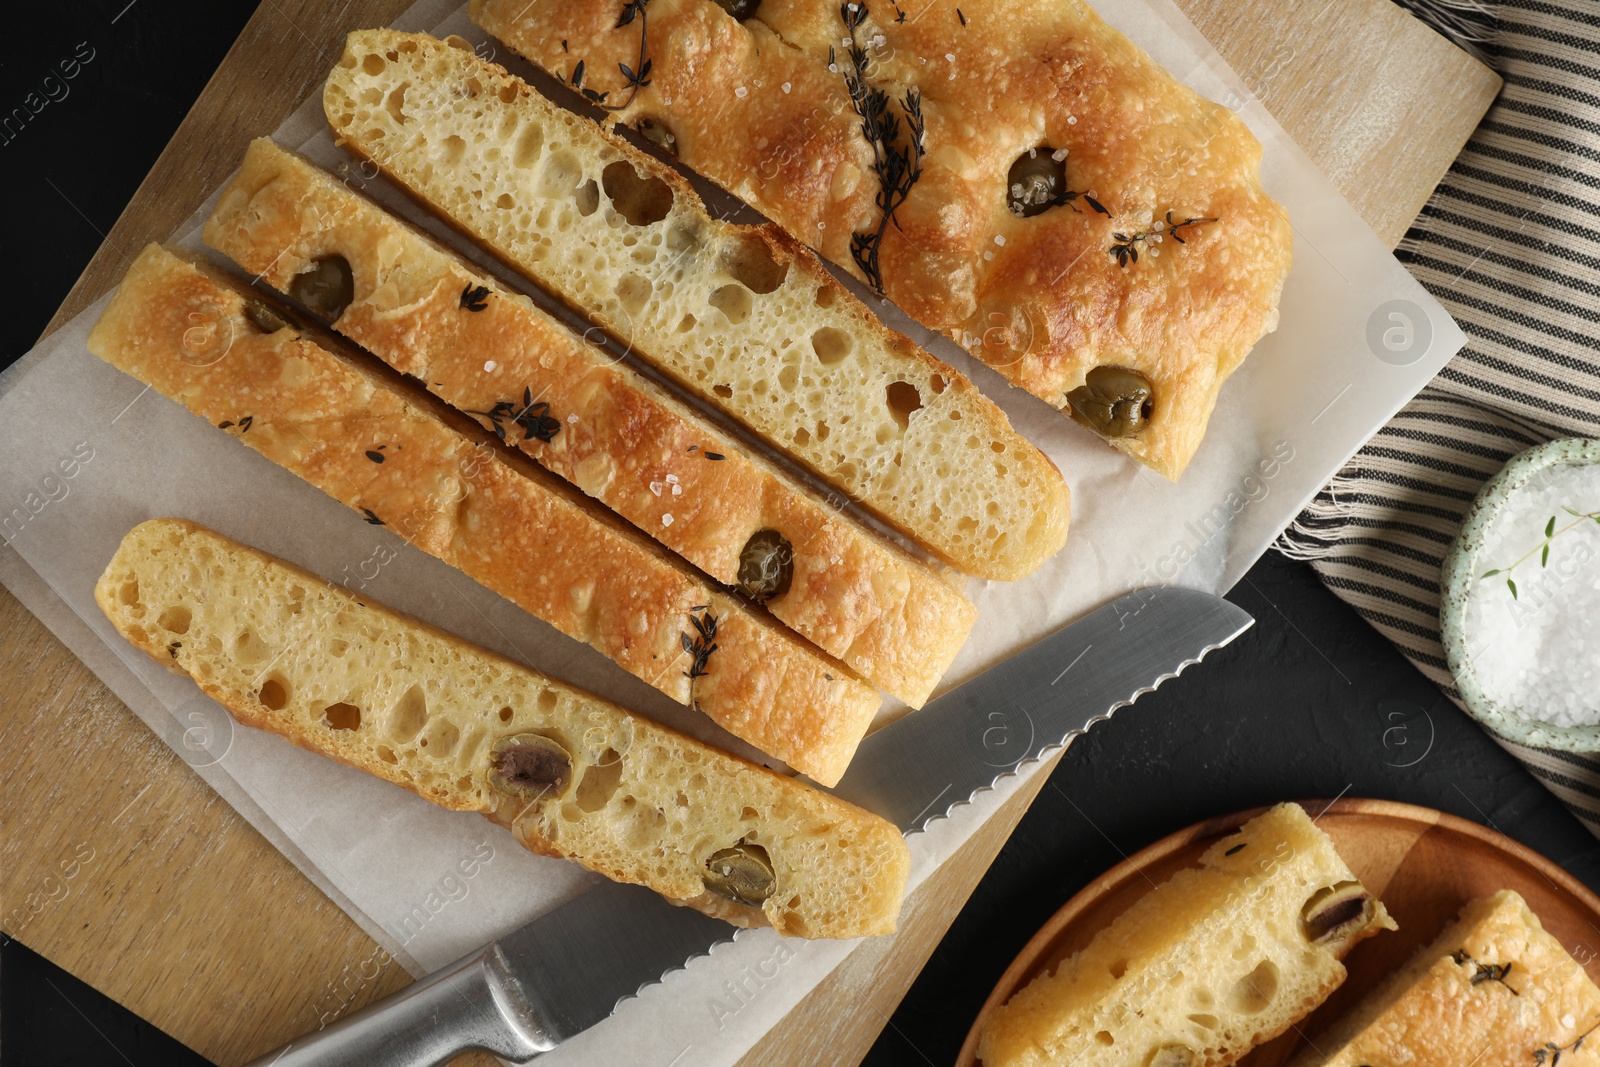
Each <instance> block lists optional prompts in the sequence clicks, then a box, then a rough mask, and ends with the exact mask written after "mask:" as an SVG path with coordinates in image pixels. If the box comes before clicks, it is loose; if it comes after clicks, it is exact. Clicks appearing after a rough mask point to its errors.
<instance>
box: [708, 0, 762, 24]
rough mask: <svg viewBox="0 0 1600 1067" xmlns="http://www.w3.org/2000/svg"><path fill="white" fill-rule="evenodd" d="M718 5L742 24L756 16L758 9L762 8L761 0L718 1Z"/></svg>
mask: <svg viewBox="0 0 1600 1067" xmlns="http://www.w3.org/2000/svg"><path fill="white" fill-rule="evenodd" d="M716 3H717V6H718V7H720V8H722V10H724V11H726V12H727V13H728V14H730V15H732V16H733V17H734V18H736V19H738V20H739V21H740V22H743V21H744V20H745V19H747V18H749V17H750V16H751V15H754V14H755V13H756V8H758V7H760V6H761V0H716Z"/></svg>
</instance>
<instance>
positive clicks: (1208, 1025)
mask: <svg viewBox="0 0 1600 1067" xmlns="http://www.w3.org/2000/svg"><path fill="white" fill-rule="evenodd" d="M1189 1021H1190V1022H1192V1023H1194V1024H1195V1025H1196V1026H1198V1027H1199V1028H1200V1029H1202V1030H1215V1029H1216V1028H1217V1017H1216V1016H1215V1015H1204V1014H1200V1015H1191V1016H1189Z"/></svg>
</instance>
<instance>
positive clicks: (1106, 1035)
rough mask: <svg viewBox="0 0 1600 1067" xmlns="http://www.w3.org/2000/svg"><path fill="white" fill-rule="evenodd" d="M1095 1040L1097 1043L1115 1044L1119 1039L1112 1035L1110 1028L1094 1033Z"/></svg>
mask: <svg viewBox="0 0 1600 1067" xmlns="http://www.w3.org/2000/svg"><path fill="white" fill-rule="evenodd" d="M1094 1040H1095V1044H1097V1045H1115V1044H1116V1043H1117V1039H1116V1038H1114V1037H1112V1036H1111V1031H1110V1030H1101V1031H1100V1032H1099V1033H1097V1034H1095V1035H1094Z"/></svg>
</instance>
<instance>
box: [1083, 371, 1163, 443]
mask: <svg viewBox="0 0 1600 1067" xmlns="http://www.w3.org/2000/svg"><path fill="white" fill-rule="evenodd" d="M1067 402H1068V403H1069V404H1071V405H1072V410H1073V411H1074V412H1076V413H1077V416H1078V418H1080V419H1082V420H1083V421H1084V422H1087V423H1088V424H1089V425H1090V426H1092V427H1094V429H1095V431H1096V432H1098V433H1100V434H1101V435H1102V436H1105V437H1132V436H1134V435H1135V434H1137V433H1138V432H1139V431H1140V430H1142V429H1144V428H1145V426H1146V425H1147V424H1148V423H1149V422H1150V413H1151V412H1152V411H1153V410H1154V408H1155V396H1154V393H1153V392H1152V390H1151V388H1150V380H1149V379H1148V378H1146V377H1145V376H1144V375H1142V374H1140V373H1139V372H1138V371H1136V370H1128V369H1127V368H1126V367H1096V368H1094V369H1093V370H1091V371H1090V372H1089V374H1088V377H1087V378H1085V379H1084V384H1082V385H1080V386H1079V387H1078V388H1076V389H1074V390H1072V392H1070V393H1068V394H1067Z"/></svg>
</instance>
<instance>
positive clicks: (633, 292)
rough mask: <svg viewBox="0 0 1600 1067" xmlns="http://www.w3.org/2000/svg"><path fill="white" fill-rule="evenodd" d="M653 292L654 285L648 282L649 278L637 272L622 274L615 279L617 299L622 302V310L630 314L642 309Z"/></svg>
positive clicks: (635, 313)
mask: <svg viewBox="0 0 1600 1067" xmlns="http://www.w3.org/2000/svg"><path fill="white" fill-rule="evenodd" d="M654 292H655V286H653V285H651V284H650V280H649V279H648V278H642V277H640V276H639V275H637V274H632V273H630V274H624V275H623V276H622V277H621V278H619V279H617V299H618V300H619V301H621V302H622V310H623V311H626V312H627V313H628V314H629V315H630V316H634V315H638V314H639V312H641V311H643V310H644V306H645V304H646V303H648V302H649V300H650V295H651V294H652V293H654Z"/></svg>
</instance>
